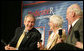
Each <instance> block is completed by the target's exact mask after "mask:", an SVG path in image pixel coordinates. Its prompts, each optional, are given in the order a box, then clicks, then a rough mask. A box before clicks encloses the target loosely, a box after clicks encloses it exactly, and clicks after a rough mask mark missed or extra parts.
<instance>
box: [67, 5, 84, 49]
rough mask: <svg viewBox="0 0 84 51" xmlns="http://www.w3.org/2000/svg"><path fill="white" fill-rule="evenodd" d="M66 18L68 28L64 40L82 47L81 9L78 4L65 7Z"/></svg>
mask: <svg viewBox="0 0 84 51" xmlns="http://www.w3.org/2000/svg"><path fill="white" fill-rule="evenodd" d="M66 19H67V20H68V30H69V31H68V32H69V33H68V37H67V40H66V42H67V43H69V44H72V45H74V46H76V47H78V48H81V49H83V11H82V10H81V8H80V6H79V5H78V4H72V5H71V6H69V7H68V8H67V15H66ZM71 27H72V28H71Z"/></svg>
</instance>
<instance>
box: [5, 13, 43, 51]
mask: <svg viewBox="0 0 84 51" xmlns="http://www.w3.org/2000/svg"><path fill="white" fill-rule="evenodd" d="M24 25H25V27H19V28H17V29H16V32H15V36H14V38H13V40H12V41H11V42H10V43H9V44H8V45H6V46H5V50H38V48H37V42H38V41H39V40H40V39H41V34H40V32H39V31H38V30H37V29H35V28H34V25H35V17H34V16H33V15H32V14H28V15H26V16H25V18H24Z"/></svg>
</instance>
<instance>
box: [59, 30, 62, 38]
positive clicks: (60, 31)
mask: <svg viewBox="0 0 84 51" xmlns="http://www.w3.org/2000/svg"><path fill="white" fill-rule="evenodd" d="M59 35H60V38H62V29H60V30H59Z"/></svg>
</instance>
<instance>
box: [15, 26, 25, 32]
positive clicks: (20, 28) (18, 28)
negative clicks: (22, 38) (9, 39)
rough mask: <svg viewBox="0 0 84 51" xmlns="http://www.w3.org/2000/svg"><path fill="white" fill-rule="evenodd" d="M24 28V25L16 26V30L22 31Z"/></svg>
mask: <svg viewBox="0 0 84 51" xmlns="http://www.w3.org/2000/svg"><path fill="white" fill-rule="evenodd" d="M23 29H24V27H17V28H16V31H22V30H23Z"/></svg>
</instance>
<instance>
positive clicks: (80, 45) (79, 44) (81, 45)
mask: <svg viewBox="0 0 84 51" xmlns="http://www.w3.org/2000/svg"><path fill="white" fill-rule="evenodd" d="M75 46H76V47H78V48H81V49H83V43H81V42H76V45H75Z"/></svg>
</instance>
